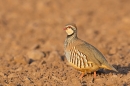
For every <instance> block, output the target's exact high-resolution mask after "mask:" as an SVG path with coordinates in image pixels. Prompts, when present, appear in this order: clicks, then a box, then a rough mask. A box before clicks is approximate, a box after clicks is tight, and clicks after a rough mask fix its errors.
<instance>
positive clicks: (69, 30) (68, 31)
mask: <svg viewBox="0 0 130 86" xmlns="http://www.w3.org/2000/svg"><path fill="white" fill-rule="evenodd" d="M66 33H67V34H68V35H71V34H73V33H74V31H73V30H72V29H71V28H67V29H66Z"/></svg>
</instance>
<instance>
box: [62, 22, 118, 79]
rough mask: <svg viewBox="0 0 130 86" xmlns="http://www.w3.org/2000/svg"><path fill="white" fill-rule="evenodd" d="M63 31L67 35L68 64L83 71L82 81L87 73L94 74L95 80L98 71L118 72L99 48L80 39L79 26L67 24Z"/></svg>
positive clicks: (65, 50)
mask: <svg viewBox="0 0 130 86" xmlns="http://www.w3.org/2000/svg"><path fill="white" fill-rule="evenodd" d="M63 29H64V30H65V31H66V33H67V37H66V39H65V42H64V54H65V57H66V59H67V61H68V64H69V65H70V66H72V67H74V68H75V69H77V70H79V71H81V76H80V77H79V79H80V80H82V78H83V77H84V75H85V74H86V73H94V74H93V79H95V78H96V71H98V70H99V69H102V68H103V69H108V70H113V71H115V72H118V71H117V70H116V69H115V68H114V67H113V66H112V65H110V64H109V63H108V61H107V60H106V58H105V57H104V55H103V54H102V53H101V52H100V51H99V50H98V49H97V48H95V47H94V46H93V45H91V44H89V43H88V42H86V41H84V40H82V39H80V38H78V36H77V26H76V25H75V24H73V23H72V24H67V25H66V26H65V27H64V28H63Z"/></svg>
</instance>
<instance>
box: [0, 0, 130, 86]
mask: <svg viewBox="0 0 130 86" xmlns="http://www.w3.org/2000/svg"><path fill="white" fill-rule="evenodd" d="M68 23H75V24H76V25H77V27H78V36H79V37H80V38H81V39H83V40H85V41H87V42H88V43H90V44H92V45H94V46H95V47H97V48H98V49H99V50H100V51H101V52H102V53H103V54H104V55H105V57H106V58H107V60H108V61H109V62H110V63H113V64H114V65H115V67H116V68H119V70H118V71H119V74H124V73H122V72H123V71H124V70H125V74H129V75H130V72H129V70H130V68H128V67H129V61H130V59H129V58H128V57H129V56H130V54H129V52H130V38H129V37H130V0H97V1H96V0H75V1H74V0H0V59H1V60H0V64H1V71H0V77H2V78H1V80H0V83H2V84H1V85H5V84H10V82H11V81H10V79H9V80H8V81H7V77H8V76H9V74H11V72H8V71H7V70H11V69H12V68H14V69H17V68H19V67H18V65H19V64H18V65H17V63H22V64H23V63H25V64H24V65H29V64H30V63H29V64H28V60H27V59H28V58H31V59H33V60H35V59H38V60H39V59H40V60H43V58H40V57H37V56H41V57H42V56H43V57H44V55H43V52H44V54H46V53H47V55H48V56H50V53H51V52H53V53H52V55H51V56H53V54H54V58H53V60H52V61H54V60H55V58H56V57H55V54H56V55H58V56H59V57H60V58H63V59H65V57H64V40H65V38H66V33H65V31H64V30H63V28H64V27H65V25H66V24H68ZM35 55H36V57H35ZM47 55H46V59H48V58H49V57H48V56H47ZM23 58H25V59H26V60H25V62H24V60H23ZM46 59H44V62H47V60H46ZM29 61H30V60H29ZM60 62H61V61H59V63H60ZM38 63H40V62H38ZM59 63H58V64H56V65H59ZM65 63H66V62H64V61H62V62H61V63H60V64H63V65H62V66H61V67H62V68H63V69H64V70H65V69H66V68H68V66H65V65H64V64H65ZM9 65H10V66H9ZM12 65H13V66H12ZM35 65H37V62H36V64H35ZM46 65H47V63H46ZM21 67H22V68H23V67H24V66H22V65H21ZM42 67H43V65H42ZM45 67H46V66H45ZM45 67H44V68H45ZM49 67H50V68H51V67H52V66H49ZM61 67H59V68H61ZM35 68H37V66H36V67H35ZM69 68H71V67H69ZM69 68H68V69H67V70H72V71H73V73H77V71H76V70H75V69H73V68H72V69H69ZM123 68H124V69H123ZM26 69H27V70H31V69H28V67H27V68H26ZM58 70H59V69H58ZM58 70H56V71H58ZM12 71H13V70H12ZM23 71H24V70H23ZM23 71H22V72H23ZM43 71H44V70H43ZM50 71H51V70H47V71H46V73H50ZM34 72H35V71H34ZM40 72H41V74H42V71H40ZM51 72H52V71H51ZM128 72H129V73H128ZM19 73H21V70H20V71H19V72H18V74H19ZM2 74H4V75H2ZM5 74H6V75H7V76H5ZM50 74H52V73H50ZM63 74H64V73H63ZM77 74H78V73H77ZM47 75H48V74H47ZM16 76H17V75H16ZM21 76H22V75H21ZM39 76H41V75H39ZM108 76H109V75H108ZM62 77H64V76H62ZM66 77H69V78H70V79H71V78H74V77H75V76H73V75H72V76H70V75H68V76H67V75H66ZM124 77H126V75H124ZM41 79H42V80H43V81H44V80H45V79H44V78H41ZM55 79H56V80H57V82H53V83H54V84H57V85H58V86H62V85H63V84H64V83H68V84H66V85H65V86H67V85H70V84H69V83H71V81H70V80H69V79H65V80H66V81H65V80H64V79H63V82H61V81H58V80H60V79H57V78H55ZM55 79H54V80H55ZM18 80H20V79H18ZM23 80H24V79H23ZM33 80H34V81H33ZM67 80H68V81H67ZM76 80H77V81H78V77H76ZM76 80H74V81H76ZM85 80H86V79H85ZM106 80H107V79H106ZM114 80H117V82H118V85H124V84H125V83H126V84H129V85H130V78H129V79H128V78H127V80H124V81H123V83H124V84H123V83H120V82H121V81H122V80H123V79H121V80H118V79H117V78H115V79H114ZM5 81H7V82H8V83H7V82H5ZM32 81H33V82H34V83H35V84H36V83H37V82H35V79H34V78H33V77H32ZM46 81H48V79H47V80H46ZM52 81H53V80H52ZM64 81H65V82H64ZM99 81H100V80H99ZM19 82H20V81H19ZM102 82H103V81H102ZM34 83H33V84H34ZM38 83H39V82H38ZM51 83H52V82H51ZM58 83H60V84H58ZM77 83H78V84H77ZM77 83H76V84H73V85H75V86H80V85H81V83H80V82H77ZM104 83H106V81H104ZM22 84H23V83H22V82H20V85H22ZM29 84H30V83H29ZM54 84H53V85H54ZM109 84H112V85H113V84H115V83H114V82H111V81H110V83H109V81H108V85H109ZM12 85H18V83H17V80H15V79H14V81H12ZM23 85H25V83H24V84H23ZM36 85H37V84H36ZM41 85H44V84H43V83H42V84H41ZM47 85H48V84H47ZM71 85H72V83H71ZM71 85H70V86H71ZM87 85H88V86H89V85H90V86H91V85H92V83H89V84H88V83H87ZM99 85H102V83H99ZM48 86H49V85H48Z"/></svg>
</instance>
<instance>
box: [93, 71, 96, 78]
mask: <svg viewBox="0 0 130 86" xmlns="http://www.w3.org/2000/svg"><path fill="white" fill-rule="evenodd" d="M93 78H94V79H95V78H96V71H95V72H94V77H93Z"/></svg>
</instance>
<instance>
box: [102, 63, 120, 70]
mask: <svg viewBox="0 0 130 86" xmlns="http://www.w3.org/2000/svg"><path fill="white" fill-rule="evenodd" d="M101 68H105V69H108V70H113V71H115V72H118V71H117V70H116V69H115V68H114V67H113V66H112V65H110V64H108V63H106V64H102V66H101Z"/></svg>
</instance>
